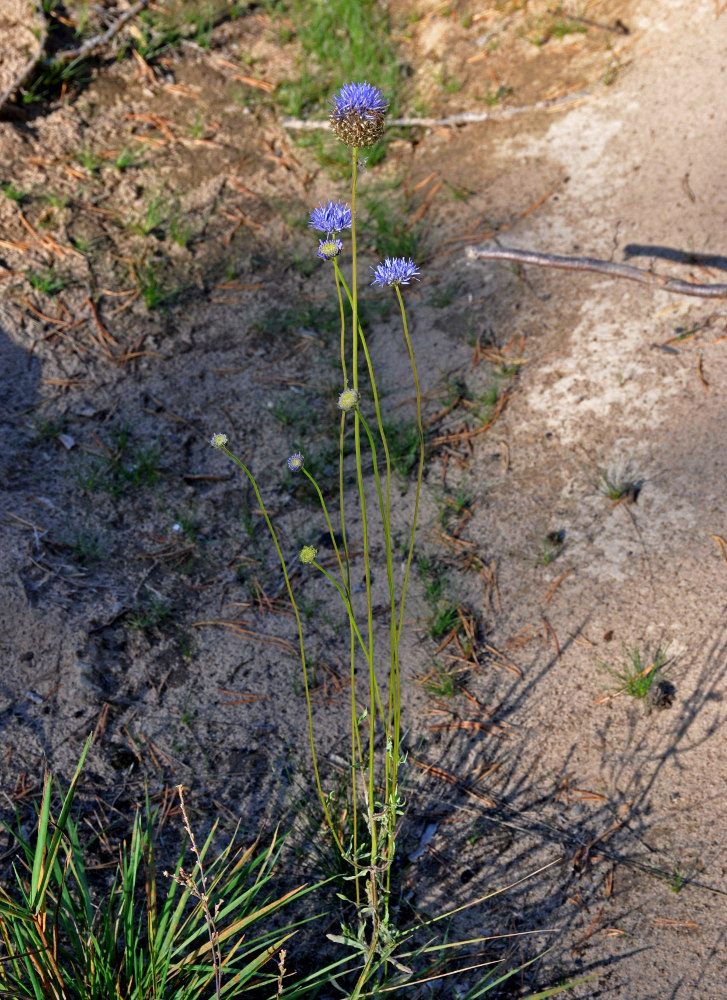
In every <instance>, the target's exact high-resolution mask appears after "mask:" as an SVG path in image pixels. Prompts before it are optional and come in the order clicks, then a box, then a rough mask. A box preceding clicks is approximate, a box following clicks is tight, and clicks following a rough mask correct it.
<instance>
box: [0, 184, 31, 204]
mask: <svg viewBox="0 0 727 1000" xmlns="http://www.w3.org/2000/svg"><path fill="white" fill-rule="evenodd" d="M0 191H2V193H3V194H4V195H5V197H6V198H9V199H10V200H11V201H14V202H15V203H16V204H18V205H22V204H23V202H24V201H27V200H28V192H27V191H23V190H21V188H17V187H15V185H14V184H13V182H12V181H3V182H2V184H0Z"/></svg>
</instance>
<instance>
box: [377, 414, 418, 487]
mask: <svg viewBox="0 0 727 1000" xmlns="http://www.w3.org/2000/svg"><path fill="white" fill-rule="evenodd" d="M384 433H385V434H386V440H387V441H388V444H389V454H390V455H391V464H392V466H393V467H394V469H395V470H396V472H398V473H399V475H400V476H402V477H404V478H407V477H408V476H409V475H410V474H411V471H412V469H413V468H414V464H415V462H416V459H417V455H418V453H419V428H418V427H417V425H416V422H415V421H413V420H400V421H393V420H391V419H386V418H385V419H384Z"/></svg>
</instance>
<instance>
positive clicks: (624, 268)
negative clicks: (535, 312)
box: [465, 243, 727, 299]
mask: <svg viewBox="0 0 727 1000" xmlns="http://www.w3.org/2000/svg"><path fill="white" fill-rule="evenodd" d="M465 256H467V257H470V258H472V259H474V260H509V261H513V262H514V263H516V264H534V265H535V266H536V267H555V268H559V269H560V270H563V271H597V272H598V273H599V274H606V275H608V276H609V277H611V278H626V280H628V281H638V282H640V283H641V284H642V285H656V286H657V287H658V288H659V289H661V291H663V292H675V293H676V294H677V295H694V296H698V297H700V298H705V299H722V298H727V285H717V284H714V285H700V284H697V283H695V282H691V281H681V280H680V279H679V278H670V277H668V276H667V275H665V274H656V273H655V272H654V271H646V270H644V269H643V268H641V267H632V266H631V265H630V264H615V263H614V262H613V261H610V260H599V259H598V258H596V257H566V256H562V255H560V254H553V253H537V252H536V251H534V250H517V249H515V248H514V247H503V246H499V245H497V244H495V243H483V244H482V245H481V246H478V247H467V248H466V249H465Z"/></svg>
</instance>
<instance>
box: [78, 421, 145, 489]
mask: <svg viewBox="0 0 727 1000" xmlns="http://www.w3.org/2000/svg"><path fill="white" fill-rule="evenodd" d="M104 448H105V451H104V453H103V454H102V455H101V456H97V457H96V458H95V459H94V461H93V462H91V463H85V464H84V465H82V466H81V467H80V468H79V469H78V472H77V475H76V479H77V482H78V485H79V486H80V487H81V488H82V489H85V490H90V491H91V492H93V491H96V490H102V491H104V492H105V493H110V494H111V496H119V495H120V494H121V493H122V491H123V490H125V489H128V488H129V487H136V488H141V487H151V486H154V485H155V484H156V483H157V481H158V479H159V462H160V459H161V450H160V448H159V446H158V445H157V444H149V443H147V442H135V441H133V440H132V437H131V429H130V427H129V425H128V424H121V425H120V426H118V427H116V428H114V430H113V431H112V432H111V443H110V444H105V445H104Z"/></svg>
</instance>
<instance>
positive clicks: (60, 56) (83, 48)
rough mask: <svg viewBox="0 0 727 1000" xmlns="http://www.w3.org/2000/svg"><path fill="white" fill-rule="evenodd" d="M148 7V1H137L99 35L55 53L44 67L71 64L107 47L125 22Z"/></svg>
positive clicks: (46, 61)
mask: <svg viewBox="0 0 727 1000" xmlns="http://www.w3.org/2000/svg"><path fill="white" fill-rule="evenodd" d="M148 6H149V0H137V2H136V3H135V4H134V5H133V7H129V9H128V10H127V11H124V13H123V14H122V15H121V16H120V17H118V18H117V19H116V20H115V21H114V23H113V24H112V25H111V26H110V27H109V28H107V29H106V31H103V32H101V34H100V35H94V36H93V38H89V39H88V40H87V41H85V42H84V43H83V45H79V46H78V48H77V49H65V50H63V51H61V52H57V53H56V55H55V56H54V57H53V59H46V60H45V65H51V64H52V63H59V62H60V63H66V62H72V61H73V60H74V59H84V58H85V57H86V56H89V55H90V54H91V53H92V52H95V51H96V49H100V48H103V46H104V45H108V43H109V42H110V41H111V39H112V38H114V37H115V36H116V35H117V34H118V33H119V32H120V31H121V29H122V28H123V26H124V25H125V24H126V22H127V21H130V20H131V18H132V17H136V15H137V14H140V13H141V11H142V10H144V9H145V8H146V7H148Z"/></svg>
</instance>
